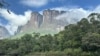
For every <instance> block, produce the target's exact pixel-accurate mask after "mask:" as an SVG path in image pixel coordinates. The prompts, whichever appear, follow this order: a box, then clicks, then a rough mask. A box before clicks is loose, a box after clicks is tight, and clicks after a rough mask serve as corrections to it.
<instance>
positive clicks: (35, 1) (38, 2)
mask: <svg viewBox="0 0 100 56" xmlns="http://www.w3.org/2000/svg"><path fill="white" fill-rule="evenodd" d="M48 1H49V0H21V1H20V3H21V4H23V5H26V6H29V7H41V6H44V5H46V4H47V3H48Z"/></svg>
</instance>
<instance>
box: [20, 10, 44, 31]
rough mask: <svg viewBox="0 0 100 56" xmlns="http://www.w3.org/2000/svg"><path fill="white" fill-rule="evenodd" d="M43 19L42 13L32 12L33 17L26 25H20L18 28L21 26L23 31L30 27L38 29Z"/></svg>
mask: <svg viewBox="0 0 100 56" xmlns="http://www.w3.org/2000/svg"><path fill="white" fill-rule="evenodd" d="M42 21H43V16H42V15H41V14H39V13H38V12H32V13H31V18H30V20H29V21H28V23H27V24H26V25H24V26H21V27H19V28H18V29H20V28H21V32H24V31H29V30H30V29H38V28H40V26H41V24H42Z"/></svg>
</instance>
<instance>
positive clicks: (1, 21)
mask: <svg viewBox="0 0 100 56" xmlns="http://www.w3.org/2000/svg"><path fill="white" fill-rule="evenodd" d="M5 1H6V2H7V3H8V4H9V6H8V7H7V8H2V9H0V25H1V26H4V27H6V28H7V30H8V31H9V32H10V33H11V34H13V33H14V32H15V31H16V30H17V28H18V26H22V25H25V24H26V23H27V22H28V20H30V14H31V12H33V11H37V12H40V13H42V11H43V10H45V9H54V10H60V11H61V10H64V11H69V12H68V13H65V14H62V15H59V16H58V17H56V19H59V20H61V18H64V21H68V22H76V21H79V20H80V19H81V18H83V17H87V16H88V15H89V14H90V13H93V12H97V13H99V12H100V11H99V10H100V0H5ZM7 9H9V11H10V12H11V14H9V13H8V12H7ZM66 18H67V19H66Z"/></svg>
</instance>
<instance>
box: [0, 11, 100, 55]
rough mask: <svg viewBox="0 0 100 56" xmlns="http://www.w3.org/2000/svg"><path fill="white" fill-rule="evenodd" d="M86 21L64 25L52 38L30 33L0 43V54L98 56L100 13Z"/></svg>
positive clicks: (47, 35) (99, 49)
mask: <svg viewBox="0 0 100 56" xmlns="http://www.w3.org/2000/svg"><path fill="white" fill-rule="evenodd" d="M94 16H96V17H97V19H96V18H95V17H94ZM88 18H90V21H89V20H88ZM88 18H83V19H82V20H81V21H79V22H78V23H77V24H70V25H68V26H66V27H65V29H64V30H63V31H60V32H59V33H57V34H55V35H53V36H52V35H50V34H46V35H43V36H40V34H39V33H33V34H25V35H24V36H22V37H21V38H20V39H10V40H8V39H3V40H0V55H1V54H3V55H6V56H25V55H26V56H61V55H62V56H99V55H100V54H99V53H100V20H99V19H100V14H98V13H93V14H91V15H89V17H88Z"/></svg>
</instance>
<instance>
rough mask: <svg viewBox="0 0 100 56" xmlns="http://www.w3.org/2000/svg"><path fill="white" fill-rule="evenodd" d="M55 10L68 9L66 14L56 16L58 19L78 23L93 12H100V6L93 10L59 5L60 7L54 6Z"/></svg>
mask: <svg viewBox="0 0 100 56" xmlns="http://www.w3.org/2000/svg"><path fill="white" fill-rule="evenodd" d="M52 9H54V10H59V11H62V10H64V11H67V12H66V13H64V14H61V15H59V16H57V17H56V19H58V20H62V21H64V22H65V21H66V22H67V23H69V24H72V23H76V22H78V21H80V20H81V19H82V18H86V17H87V16H88V15H89V14H91V13H100V6H97V7H95V8H94V9H93V10H85V9H83V8H78V7H76V8H72V7H71V8H66V7H59V8H52Z"/></svg>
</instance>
